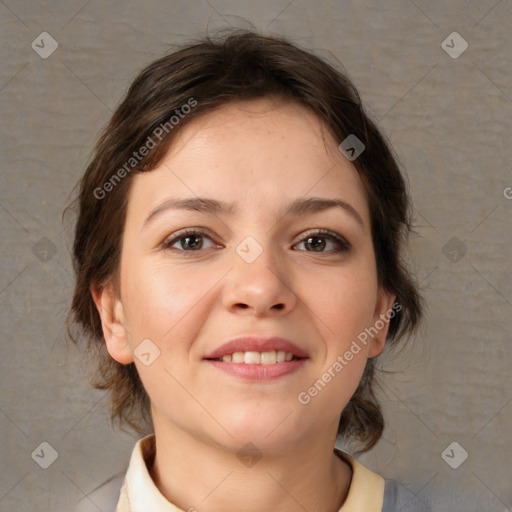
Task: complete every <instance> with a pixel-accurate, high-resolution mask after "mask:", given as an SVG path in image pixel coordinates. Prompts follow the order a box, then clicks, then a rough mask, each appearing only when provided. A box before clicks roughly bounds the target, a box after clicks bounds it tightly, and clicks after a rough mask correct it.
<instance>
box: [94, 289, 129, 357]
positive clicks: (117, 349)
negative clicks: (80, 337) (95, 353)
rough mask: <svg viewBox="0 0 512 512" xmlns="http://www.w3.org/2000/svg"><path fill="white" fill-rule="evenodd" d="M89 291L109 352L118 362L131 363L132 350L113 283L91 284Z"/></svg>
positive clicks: (121, 307) (121, 306)
mask: <svg viewBox="0 0 512 512" xmlns="http://www.w3.org/2000/svg"><path fill="white" fill-rule="evenodd" d="M90 291H91V295H92V298H93V300H94V303H95V304H96V308H97V310H98V313H99V315H100V318H101V326H102V329H103V337H104V338H105V344H106V346H107V350H108V352H109V354H110V355H111V356H112V358H113V359H115V360H116V361H117V362H118V363H121V364H129V363H132V362H133V352H132V349H131V347H130V344H129V342H128V336H127V334H128V332H127V329H126V324H125V316H124V309H123V305H122V303H121V300H120V299H119V298H118V297H117V294H116V292H115V291H114V287H113V285H112V284H110V283H109V284H107V285H103V286H100V285H92V286H91V290H90Z"/></svg>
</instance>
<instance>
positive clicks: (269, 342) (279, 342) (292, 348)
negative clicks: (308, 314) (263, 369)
mask: <svg viewBox="0 0 512 512" xmlns="http://www.w3.org/2000/svg"><path fill="white" fill-rule="evenodd" d="M271 350H276V351H278V350H284V351H285V352H291V353H292V354H293V355H294V356H297V357H308V355H307V354H306V352H304V351H303V350H302V349H300V348H299V347H298V346H297V345H295V344H294V343H293V342H292V341H290V340H287V339H285V338H280V337H278V336H272V337H270V338H262V337H256V336H239V337H237V338H232V339H231V340H229V341H227V342H226V343H224V344H223V345H221V346H220V347H218V348H216V349H215V350H214V351H213V352H210V353H209V354H206V355H205V356H204V358H205V359H217V358H219V357H222V356H225V355H226V354H233V353H234V352H251V351H254V352H268V351H271Z"/></svg>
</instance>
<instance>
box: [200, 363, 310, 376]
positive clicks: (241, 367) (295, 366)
mask: <svg viewBox="0 0 512 512" xmlns="http://www.w3.org/2000/svg"><path fill="white" fill-rule="evenodd" d="M306 361H307V359H293V360H292V361H286V362H284V363H275V364H245V363H228V362H224V361H212V360H207V361H206V362H207V363H208V364H211V365H212V366H214V367H216V368H218V369H219V370H222V371H224V372H226V373H227V374H229V375H232V376H234V377H239V378H242V379H245V380H251V381H268V380H275V379H278V378H279V377H284V376H285V375H289V374H291V373H294V372H296V371H298V370H299V369H300V368H302V367H303V366H304V365H305V364H306Z"/></svg>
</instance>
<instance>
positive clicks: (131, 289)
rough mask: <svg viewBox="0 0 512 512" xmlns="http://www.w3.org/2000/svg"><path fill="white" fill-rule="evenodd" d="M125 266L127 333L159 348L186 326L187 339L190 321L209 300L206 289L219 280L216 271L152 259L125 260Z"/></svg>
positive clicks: (124, 298) (124, 297) (124, 285)
mask: <svg viewBox="0 0 512 512" xmlns="http://www.w3.org/2000/svg"><path fill="white" fill-rule="evenodd" d="M125 263H126V264H125V266H124V268H123V269H122V270H123V271H124V274H122V277H121V279H122V283H123V290H122V292H123V300H124V301H125V303H126V307H125V311H126V318H127V321H128V325H129V330H130V332H131V333H132V334H133V335H138V336H139V337H140V336H143V337H149V338H151V337H152V336H153V337H154V338H155V340H158V341H157V343H158V344H159V345H160V344H162V343H163V342H164V340H166V339H169V337H171V338H173V339H174V338H176V336H179V333H180V332H183V331H184V330H186V329H185V327H187V328H188V329H189V331H188V332H189V336H190V332H191V331H190V329H191V326H190V324H189V322H190V319H191V318H192V317H194V316H195V315H194V311H199V310H200V309H201V306H202V304H205V303H206V302H207V301H208V297H207V292H208V290H210V289H211V288H212V287H213V286H214V284H215V283H216V282H218V281H219V277H218V276H216V272H212V271H211V270H212V269H211V267H210V268H209V269H207V268H206V267H204V268H203V269H201V268H200V267H199V266H195V267H194V268H193V266H192V265H189V266H187V265H176V264H170V263H169V262H166V261H159V262H155V261H154V258H153V260H152V261H150V260H149V259H147V260H146V261H144V259H141V260H140V261H138V262H136V261H135V258H133V259H131V258H127V259H126V262H125ZM219 276H222V273H220V272H219ZM192 332H193V329H192Z"/></svg>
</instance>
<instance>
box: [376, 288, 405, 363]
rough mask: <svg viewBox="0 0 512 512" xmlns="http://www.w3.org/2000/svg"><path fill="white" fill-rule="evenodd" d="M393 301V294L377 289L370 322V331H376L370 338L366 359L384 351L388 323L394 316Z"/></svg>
mask: <svg viewBox="0 0 512 512" xmlns="http://www.w3.org/2000/svg"><path fill="white" fill-rule="evenodd" d="M395 299H396V295H395V294H394V293H392V292H389V291H388V290H385V289H384V288H380V289H379V292H378V297H377V303H376V305H375V312H374V314H373V322H372V328H373V329H372V331H373V330H376V331H377V333H376V334H374V336H373V338H370V350H369V352H368V357H376V356H378V355H379V354H380V353H381V352H382V351H383V350H384V346H385V344H386V336H387V335H388V330H389V322H390V320H391V318H393V317H394V316H395V314H396V311H395V310H394V309H393V304H394V303H395ZM400 309H401V307H400ZM400 309H398V308H397V311H400ZM373 332H374V331H373Z"/></svg>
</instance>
